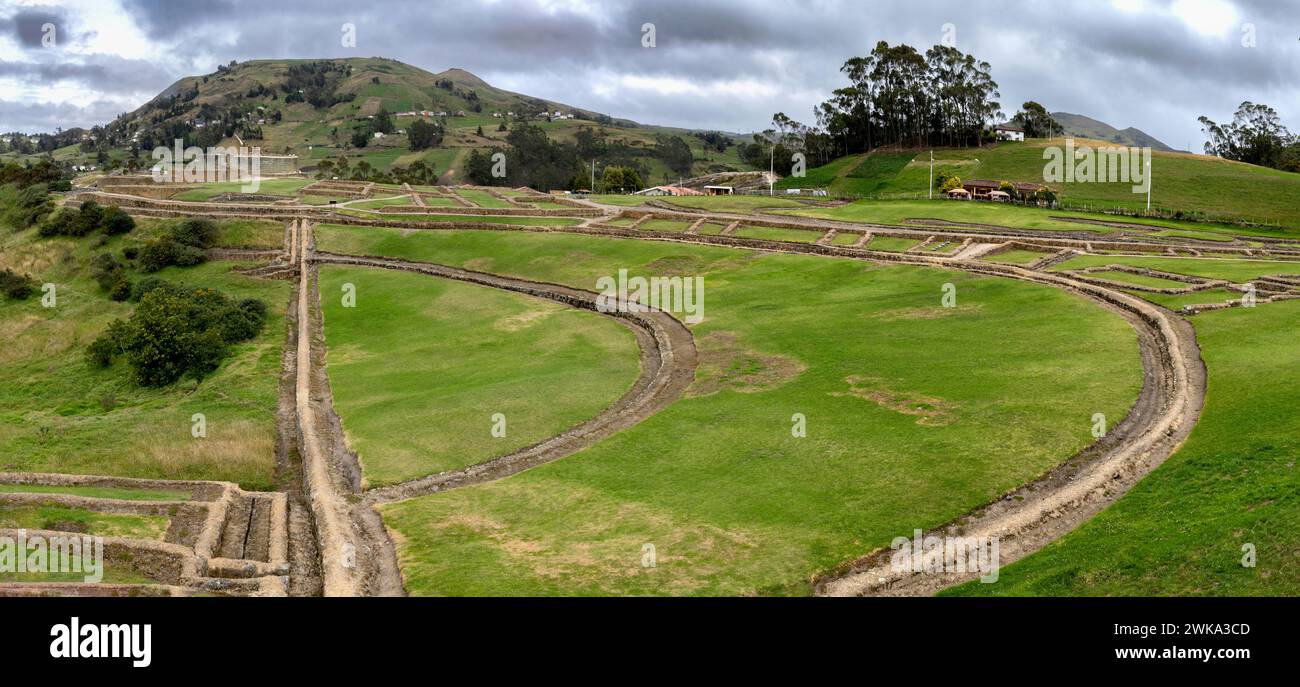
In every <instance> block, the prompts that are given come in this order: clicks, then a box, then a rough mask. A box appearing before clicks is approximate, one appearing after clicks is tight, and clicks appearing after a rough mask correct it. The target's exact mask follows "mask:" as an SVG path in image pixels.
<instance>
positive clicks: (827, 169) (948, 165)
mask: <svg viewBox="0 0 1300 687" xmlns="http://www.w3.org/2000/svg"><path fill="white" fill-rule="evenodd" d="M1109 145H1114V144H1110V143H1105V142H1101V141H1090V140H1088V139H1082V138H1080V139H1075V146H1076V149H1079V148H1082V147H1083V146H1092V147H1097V146H1109ZM1049 146H1055V147H1060V148H1062V149H1064V147H1065V141H1064V140H1063V139H1059V138H1057V139H1052V140H1046V139H1031V140H1029V141H1026V142H1024V143H1001V144H997V145H994V146H988V147H984V148H964V149H950V148H936V149H934V151H933V152H934V158H935V164H934V171H935V173H936V174H938V173H939V172H946V173H948V174H953V175H956V176H958V177H960V178H961V179H964V180H970V179H993V180H1004V181H1021V182H1027V183H1039V184H1041V183H1043V181H1044V166H1045V165H1046V164H1047V160H1046V159H1045V158H1044V152H1045V150H1046V149H1047V148H1048V147H1049ZM929 155H930V151H928V150H925V151H917V152H904V153H883V152H876V153H872V154H871V155H866V156H863V155H852V156H848V157H845V158H840V159H838V160H835V161H833V162H831V163H829V164H827V165H825V166H823V167H817V168H814V169H810V170H808V174H807V176H806V177H805V178H802V179H798V178H787V179H782V180H781V182H780V184H779V186H780V187H781V188H813V187H823V188H829V189H830V190H831V191H832V193H835V194H843V195H868V194H882V195H888V194H925V193H927V189H928V188H929V183H930V181H929V180H930V162H929ZM1152 180H1153V183H1152V193H1151V199H1152V203H1153V205H1154V206H1155V207H1157V208H1161V209H1165V210H1167V211H1170V212H1173V211H1177V210H1181V211H1183V212H1184V213H1202V214H1204V215H1206V216H1208V217H1210V218H1213V219H1216V220H1222V221H1240V220H1249V221H1255V222H1264V223H1270V224H1280V225H1281V226H1284V227H1287V228H1289V229H1290V230H1292V231H1293V232H1295V231H1300V206H1298V205H1297V204H1296V202H1295V199H1296V198H1298V197H1300V174H1294V173H1289V172H1281V171H1278V170H1273V169H1268V168H1264V167H1256V166H1253V165H1248V164H1243V163H1238V162H1232V161H1229V160H1223V159H1219V158H1213V157H1208V156H1204V155H1191V154H1187V153H1162V152H1154V153H1153V154H1152ZM1052 185H1053V186H1054V187H1056V188H1057V189H1058V190H1059V191H1060V192H1061V193H1060V196H1061V200H1062V201H1063V202H1066V203H1069V204H1071V205H1085V206H1090V207H1089V208H1088V209H1092V207H1093V206H1095V207H1096V208H1097V209H1102V208H1124V209H1128V210H1141V209H1144V208H1145V207H1146V196H1145V194H1140V193H1134V192H1133V185H1134V184H1133V183H1131V182H1109V181H1106V182H1100V183H1081V182H1073V183H1055V182H1053V183H1052Z"/></svg>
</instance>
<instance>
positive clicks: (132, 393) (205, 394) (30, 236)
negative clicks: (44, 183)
mask: <svg viewBox="0 0 1300 687" xmlns="http://www.w3.org/2000/svg"><path fill="white" fill-rule="evenodd" d="M167 222H168V221H153V220H147V221H142V222H141V223H140V226H138V227H137V228H136V230H135V231H133V232H131V233H130V234H126V235H124V236H120V237H115V238H113V239H111V240H109V241H108V242H107V243H106V244H105V245H104V246H102V247H100V248H92V247H91V242H92V241H94V240H95V239H94V238H93V237H87V238H84V239H78V240H72V239H39V238H36V237H35V236H34V232H32V231H28V232H24V233H22V234H17V235H14V234H9V235H6V236H4V237H3V238H0V241H3V250H0V266H3V267H14V268H16V269H18V270H19V271H23V272H30V273H32V274H33V275H35V276H36V277H37V279H38V280H39V281H42V282H49V283H53V284H54V285H55V293H56V295H57V301H56V306H55V307H53V308H46V307H42V305H41V303H40V295H39V294H38V295H37V296H35V297H33V298H30V299H28V300H26V301H9V300H0V334H2V336H0V338H2V339H3V340H4V341H5V346H4V347H3V348H2V349H0V455H2V456H3V458H0V470H12V471H26V472H62V473H77V474H109V475H123V476H130V477H153V478H165V479H217V480H229V481H232V482H237V483H239V484H241V485H242V486H244V487H245V488H250V489H266V488H269V487H270V486H271V485H272V481H273V480H272V470H273V467H274V463H275V456H274V440H275V424H274V412H275V407H276V398H277V393H278V389H277V381H278V376H279V370H280V351H281V348H282V346H283V342H284V327H285V325H284V307H285V303H286V302H287V300H288V294H289V284H288V283H287V282H284V281H267V280H260V279H253V278H250V277H245V276H242V275H238V274H235V273H233V272H231V271H230V270H231V268H232V267H235V266H237V263H231V262H208V263H204V264H202V265H199V266H196V267H190V268H178V267H169V268H166V269H164V270H162V271H160V272H158V273H157V276H160V277H162V278H164V279H167V280H169V281H174V282H178V283H184V284H187V285H189V286H191V287H193V286H199V285H204V286H212V287H216V288H218V289H220V290H222V291H225V292H226V293H228V294H230V295H232V296H234V297H236V298H245V297H253V298H259V299H261V300H263V301H265V302H266V304H267V309H268V316H267V321H266V324H265V326H264V327H263V329H262V332H261V333H260V334H259V335H258V336H257V337H256V338H254V339H253V340H251V341H249V342H245V343H241V344H238V345H236V346H234V347H232V355H231V356H230V357H229V358H228V359H227V360H226V362H225V363H224V364H223V365H222V366H221V368H220V369H219V370H218V371H217V372H215V373H214V374H213V375H211V376H210V377H209V378H208V379H206V380H205V381H204V382H203V383H201V384H198V385H196V384H195V383H194V382H193V381H188V380H187V381H181V382H177V383H175V384H173V385H171V386H169V387H165V388H162V389H146V388H141V387H139V386H137V385H136V384H135V383H134V382H133V381H131V379H130V374H129V370H128V368H127V365H126V363H125V362H124V361H122V360H118V361H116V362H114V364H113V365H112V366H111V367H109V368H107V369H102V370H101V369H97V368H93V367H91V366H90V365H89V364H88V363H87V362H86V360H85V353H84V350H85V347H86V346H87V345H88V344H89V343H90V342H91V341H92V340H94V338H95V337H96V336H98V335H99V333H100V332H101V331H102V330H103V329H104V327H106V326H107V325H108V323H109V322H111V321H112V320H113V319H115V318H118V317H126V316H127V315H128V314H129V313H130V312H131V309H132V307H133V306H132V305H131V304H129V303H116V302H113V301H112V300H110V299H109V298H108V295H107V294H106V293H105V292H103V291H102V290H100V288H99V287H98V286H97V285H96V284H95V283H94V281H92V280H91V278H90V276H89V271H88V269H87V264H88V262H89V260H90V259H91V258H92V257H93V256H95V255H98V254H100V253H103V252H111V253H113V254H114V255H115V256H117V258H118V259H119V260H122V249H123V248H124V247H125V246H128V245H139V244H140V243H142V242H143V241H144V240H146V239H148V238H149V237H151V236H156V235H157V234H158V233H159V232H160V231H162V228H163V227H165V226H166V225H167ZM222 227H223V229H222V230H221V231H222V233H221V236H222V238H223V239H224V238H226V237H234V239H235V240H236V241H237V242H238V243H239V244H245V245H246V244H256V243H261V242H262V241H263V239H267V240H269V238H270V236H271V235H272V234H274V235H275V238H276V241H277V242H278V241H279V240H280V234H279V233H278V232H280V231H282V229H281V228H280V227H281V225H278V224H273V223H258V222H251V223H241V222H237V223H233V224H229V225H227V224H226V223H222ZM272 228H274V229H273V230H272ZM219 242H224V241H219ZM127 276H128V277H129V278H130V279H132V280H135V279H138V278H139V277H140V275H139V274H138V273H137V272H135V271H134V270H129V271H128V272H127ZM195 413H202V414H203V415H204V416H205V418H206V425H207V436H206V437H204V438H199V439H196V438H194V437H193V436H192V435H191V426H192V422H193V420H192V419H191V418H192V417H193V415H194V414H195Z"/></svg>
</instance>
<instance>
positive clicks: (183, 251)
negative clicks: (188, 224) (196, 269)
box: [172, 243, 208, 267]
mask: <svg viewBox="0 0 1300 687" xmlns="http://www.w3.org/2000/svg"><path fill="white" fill-rule="evenodd" d="M207 259H208V258H207V256H205V255H204V254H203V251H202V250H201V249H199V248H195V247H194V246H189V245H186V244H184V243H177V244H176V246H175V250H174V252H173V253H172V264H173V265H178V266H180V267H193V266H195V265H198V264H201V263H202V262H203V261H204V260H207Z"/></svg>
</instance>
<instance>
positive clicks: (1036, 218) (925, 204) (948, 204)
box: [776, 199, 1300, 238]
mask: <svg viewBox="0 0 1300 687" xmlns="http://www.w3.org/2000/svg"><path fill="white" fill-rule="evenodd" d="M776 212H779V213H780V214H790V215H797V216H801V217H816V218H820V219H829V220H839V221H844V222H870V223H873V224H888V225H902V224H903V220H905V219H939V220H944V221H948V222H968V223H973V224H989V225H995V226H999V227H1010V228H1012V229H1035V230H1039V231H1071V232H1094V233H1097V234H1098V235H1100V236H1104V235H1105V234H1109V233H1113V232H1116V231H1120V229H1119V228H1115V227H1107V226H1102V225H1096V224H1082V223H1079V222H1070V221H1066V220H1063V219H1059V218H1062V217H1074V218H1079V219H1089V220H1100V221H1107V222H1123V223H1126V224H1139V225H1147V226H1150V227H1151V232H1152V234H1153V235H1160V234H1162V233H1164V232H1166V231H1168V230H1171V229H1172V230H1177V231H1179V232H1185V231H1186V230H1188V229H1195V230H1196V231H1197V232H1198V233H1203V234H1205V235H1206V236H1207V237H1215V238H1224V237H1232V236H1238V235H1241V236H1251V235H1260V236H1274V237H1281V236H1291V235H1300V231H1296V232H1291V233H1288V232H1285V231H1279V230H1269V229H1260V228H1246V227H1235V226H1228V225H1215V224H1205V223H1193V222H1174V221H1172V220H1156V219H1139V218H1132V217H1114V216H1110V215H1099V214H1090V213H1084V212H1064V211H1059V210H1049V209H1045V208H1028V207H1023V206H1017V205H1007V204H1003V203H984V202H974V201H958V200H943V199H937V200H859V201H854V202H852V203H849V204H847V205H841V206H839V207H830V208H807V207H805V208H804V209H798V210H784V209H783V210H777V211H776Z"/></svg>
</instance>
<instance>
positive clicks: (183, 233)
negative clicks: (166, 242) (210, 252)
mask: <svg viewBox="0 0 1300 687" xmlns="http://www.w3.org/2000/svg"><path fill="white" fill-rule="evenodd" d="M168 235H169V236H171V237H172V238H173V239H175V240H176V241H177V242H179V243H183V244H185V245H187V246H193V247H195V248H208V247H210V246H212V244H214V243H216V241H217V223H216V222H213V221H212V220H210V219H207V218H202V217H196V218H193V219H187V220H185V221H184V222H181V223H180V224H178V225H176V226H174V227H172V228H171V231H169V232H168Z"/></svg>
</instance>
